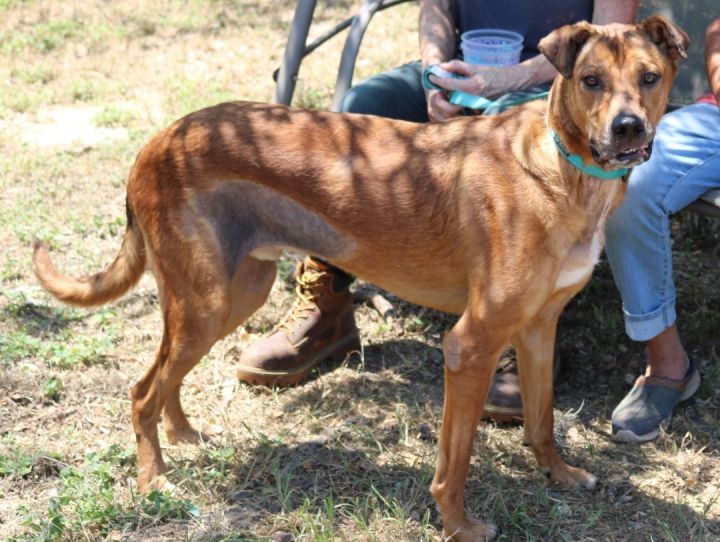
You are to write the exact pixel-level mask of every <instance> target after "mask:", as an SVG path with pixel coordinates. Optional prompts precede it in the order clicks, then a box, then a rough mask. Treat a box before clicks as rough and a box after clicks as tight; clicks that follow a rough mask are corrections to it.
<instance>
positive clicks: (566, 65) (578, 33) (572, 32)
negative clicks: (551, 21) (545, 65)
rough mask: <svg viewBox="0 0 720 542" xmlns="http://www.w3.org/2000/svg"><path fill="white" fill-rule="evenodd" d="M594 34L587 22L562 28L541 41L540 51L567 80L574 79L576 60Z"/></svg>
mask: <svg viewBox="0 0 720 542" xmlns="http://www.w3.org/2000/svg"><path fill="white" fill-rule="evenodd" d="M593 32H594V30H593V27H592V25H591V24H590V23H588V22H586V21H581V22H579V23H575V24H568V25H565V26H561V27H560V28H558V29H557V30H553V31H552V32H550V33H549V34H548V35H547V36H545V37H544V38H543V39H541V40H540V43H538V49H539V50H540V52H541V53H542V54H544V55H545V57H546V58H547V59H548V60H549V61H550V63H551V64H552V65H553V66H555V68H556V69H557V71H559V72H560V74H561V75H562V76H563V77H565V78H566V79H567V78H570V77H572V73H573V68H574V67H575V59H577V56H578V54H579V53H580V49H582V47H583V45H585V43H586V42H587V40H588V39H589V38H590V36H592V34H593Z"/></svg>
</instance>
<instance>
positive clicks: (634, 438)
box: [613, 371, 700, 444]
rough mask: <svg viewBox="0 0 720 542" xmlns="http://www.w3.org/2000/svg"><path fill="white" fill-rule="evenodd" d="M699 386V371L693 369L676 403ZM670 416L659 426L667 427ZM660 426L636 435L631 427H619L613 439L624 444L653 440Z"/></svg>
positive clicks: (658, 433) (686, 397)
mask: <svg viewBox="0 0 720 542" xmlns="http://www.w3.org/2000/svg"><path fill="white" fill-rule="evenodd" d="M699 387H700V373H699V372H698V371H695V372H694V373H693V374H692V376H691V377H690V382H688V385H687V386H686V387H685V391H683V392H682V395H680V399H678V404H680V403H681V402H683V401H687V400H688V399H690V397H692V396H693V395H695V392H696V391H697V390H698V388H699ZM671 417H672V414H671V415H670V416H668V417H667V418H666V419H665V420H663V421H662V422H660V427H662V428H663V429H667V427H668V425H670V418H671ZM660 427H658V428H657V429H653V430H652V431H650V432H649V433H645V434H644V435H637V434H635V432H634V431H632V430H631V429H621V430H620V431H618V432H617V433H615V434H614V435H613V440H615V442H622V443H624V444H633V443H637V442H648V441H651V440H655V439H656V438H658V436H659V435H660Z"/></svg>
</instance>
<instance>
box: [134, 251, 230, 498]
mask: <svg viewBox="0 0 720 542" xmlns="http://www.w3.org/2000/svg"><path fill="white" fill-rule="evenodd" d="M168 246H172V250H173V252H172V257H165V258H162V257H161V256H157V257H156V258H155V262H157V264H156V265H157V267H156V269H155V275H156V277H157V278H158V289H159V298H160V301H161V306H162V310H163V320H164V332H163V338H162V342H161V344H160V348H159V350H158V352H157V354H156V358H155V362H154V363H153V365H152V366H151V367H150V369H149V370H148V371H147V373H146V374H145V375H144V376H143V378H142V379H141V380H140V381H139V382H138V383H137V384H135V385H134V386H133V388H132V391H131V398H132V422H133V427H134V429H135V438H136V440H137V445H138V467H139V471H138V486H139V488H140V490H146V489H148V488H149V487H151V486H157V485H161V483H162V479H161V478H160V476H161V475H162V474H163V472H165V470H166V466H165V463H164V461H163V458H162V454H161V451H160V443H159V440H158V428H157V424H158V421H159V417H160V413H161V412H162V411H163V408H165V407H168V410H167V414H166V421H169V424H170V425H169V426H168V432H169V433H170V437H171V441H178V440H188V439H190V440H192V437H188V435H192V434H193V433H194V430H193V429H192V427H191V426H190V424H189V422H188V421H187V418H186V417H185V414H184V413H183V412H182V408H181V406H180V400H179V390H180V386H181V384H182V380H183V378H184V377H185V375H186V374H187V373H188V372H190V370H191V369H192V368H193V367H194V366H195V365H196V364H197V363H198V362H199V361H200V359H201V358H202V357H203V356H204V355H205V354H207V352H208V351H209V350H210V348H211V347H212V345H213V344H214V343H215V342H216V341H217V340H218V339H219V338H220V336H221V333H222V331H223V330H224V329H225V327H226V324H227V320H228V317H229V315H230V305H231V299H230V287H229V286H230V281H229V280H228V279H227V277H226V275H225V274H224V272H223V271H222V267H221V266H220V265H218V262H217V261H216V258H215V257H214V255H213V254H209V253H208V252H207V251H206V252H205V254H202V253H201V252H200V250H198V249H195V250H192V249H193V247H191V246H185V245H183V244H182V243H175V244H173V245H171V244H170V243H168ZM185 249H187V250H185ZM178 261H182V262H192V265H190V264H188V265H185V266H178V265H174V263H175V262H178ZM195 437H197V434H196V433H195Z"/></svg>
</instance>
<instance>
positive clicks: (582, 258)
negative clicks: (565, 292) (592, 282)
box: [555, 232, 601, 290]
mask: <svg viewBox="0 0 720 542" xmlns="http://www.w3.org/2000/svg"><path fill="white" fill-rule="evenodd" d="M600 249H601V246H600V232H595V235H593V238H592V241H591V243H590V246H584V247H583V246H581V247H575V248H573V249H572V252H571V254H569V255H568V258H567V260H566V261H565V266H564V267H563V269H562V270H561V271H560V275H558V278H557V281H555V289H556V290H561V289H562V288H567V287H568V286H572V285H573V284H577V283H578V282H580V281H582V280H585V279H586V278H587V277H588V276H589V275H590V273H592V270H593V268H594V267H595V265H596V264H597V262H598V260H599V259H600Z"/></svg>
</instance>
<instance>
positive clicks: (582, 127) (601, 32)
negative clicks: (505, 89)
mask: <svg viewBox="0 0 720 542" xmlns="http://www.w3.org/2000/svg"><path fill="white" fill-rule="evenodd" d="M687 45H688V37H687V35H686V34H685V32H683V31H682V30H681V29H680V28H679V27H678V26H677V25H675V24H674V23H672V22H671V21H669V20H668V19H666V18H665V17H663V16H661V15H655V16H652V17H648V18H647V19H645V20H644V21H642V22H641V23H639V24H637V25H622V24H610V25H604V26H595V25H591V24H589V23H586V22H581V23H577V24H573V25H567V26H563V27H561V28H559V29H557V30H555V31H553V32H552V33H550V34H548V35H547V36H546V37H545V38H543V39H542V40H541V41H540V44H539V46H538V48H539V49H540V51H541V52H542V53H543V54H544V55H545V56H546V57H547V59H548V60H549V61H550V62H551V63H552V64H553V65H554V66H555V67H556V68H557V70H558V72H560V75H561V76H562V77H557V78H556V80H555V82H554V84H553V88H552V91H551V97H550V112H549V114H550V119H549V121H550V125H551V127H552V128H553V129H554V130H555V131H556V132H558V134H559V135H560V137H561V139H562V140H563V141H564V142H565V144H566V145H567V147H568V148H569V150H570V152H572V153H577V154H580V155H581V156H582V157H583V159H584V160H585V161H586V162H589V161H590V159H592V160H593V161H594V162H596V163H597V164H599V165H600V166H601V167H603V168H605V169H614V168H618V167H631V166H635V165H638V164H640V163H642V162H644V161H645V160H647V159H648V158H649V156H650V151H651V146H652V140H653V137H654V135H655V127H656V126H657V123H658V122H659V120H660V118H661V117H662V115H663V113H664V112H665V107H666V105H667V100H668V95H669V93H670V87H671V86H672V82H673V79H674V78H675V75H676V73H677V60H678V59H679V58H680V57H686V56H687V55H686V53H685V50H686V49H687Z"/></svg>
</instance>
